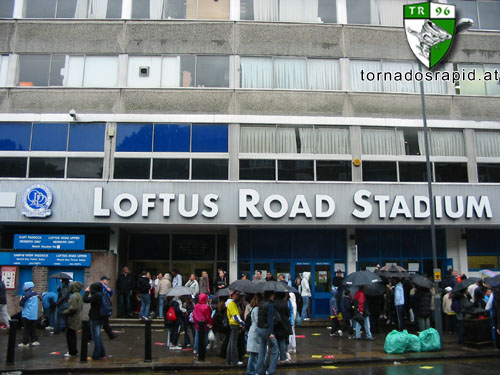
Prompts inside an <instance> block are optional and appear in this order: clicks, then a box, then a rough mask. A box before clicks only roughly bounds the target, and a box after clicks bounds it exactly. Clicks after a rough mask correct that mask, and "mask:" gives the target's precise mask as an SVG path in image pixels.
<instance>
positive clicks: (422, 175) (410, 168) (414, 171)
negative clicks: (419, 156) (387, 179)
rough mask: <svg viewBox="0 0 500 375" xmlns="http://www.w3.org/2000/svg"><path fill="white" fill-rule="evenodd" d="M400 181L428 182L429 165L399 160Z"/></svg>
mask: <svg viewBox="0 0 500 375" xmlns="http://www.w3.org/2000/svg"><path fill="white" fill-rule="evenodd" d="M399 181H401V182H426V181H427V166H426V164H425V163H419V162H399Z"/></svg>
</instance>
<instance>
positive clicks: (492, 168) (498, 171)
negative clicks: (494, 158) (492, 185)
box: [477, 163, 500, 182]
mask: <svg viewBox="0 0 500 375" xmlns="http://www.w3.org/2000/svg"><path fill="white" fill-rule="evenodd" d="M477 174H478V176H479V182H500V164H493V163H489V164H478V165H477Z"/></svg>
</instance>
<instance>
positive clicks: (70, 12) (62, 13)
mask: <svg viewBox="0 0 500 375" xmlns="http://www.w3.org/2000/svg"><path fill="white" fill-rule="evenodd" d="M76 2H77V0H58V2H57V13H56V17H57V18H75V11H76Z"/></svg>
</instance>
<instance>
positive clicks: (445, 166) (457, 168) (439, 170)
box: [434, 163, 469, 182]
mask: <svg viewBox="0 0 500 375" xmlns="http://www.w3.org/2000/svg"><path fill="white" fill-rule="evenodd" d="M434 173H435V177H436V182H468V180H469V178H468V175H467V164H466V163H434Z"/></svg>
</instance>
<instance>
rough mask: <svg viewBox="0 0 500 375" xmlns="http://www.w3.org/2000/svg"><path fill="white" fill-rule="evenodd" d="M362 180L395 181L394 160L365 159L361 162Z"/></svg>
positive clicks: (396, 177)
mask: <svg viewBox="0 0 500 375" xmlns="http://www.w3.org/2000/svg"><path fill="white" fill-rule="evenodd" d="M362 168H363V181H397V179H398V176H397V170H396V162H392V161H365V162H363V164H362Z"/></svg>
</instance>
